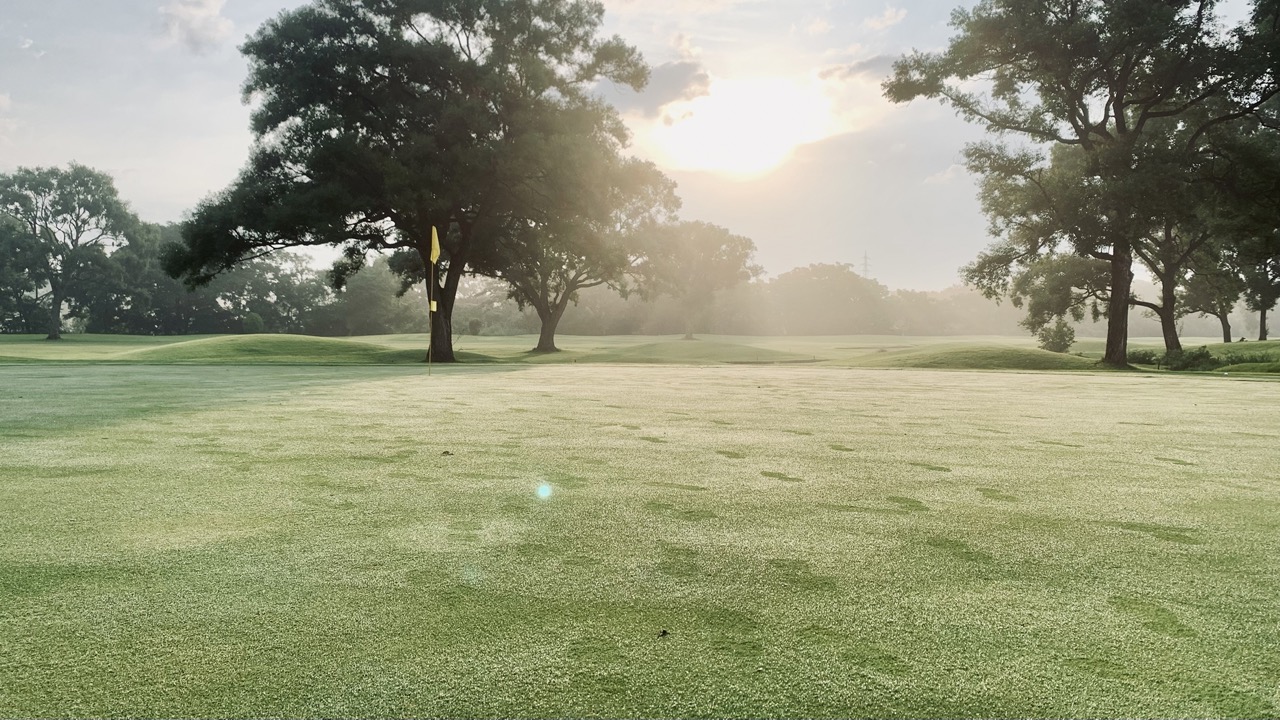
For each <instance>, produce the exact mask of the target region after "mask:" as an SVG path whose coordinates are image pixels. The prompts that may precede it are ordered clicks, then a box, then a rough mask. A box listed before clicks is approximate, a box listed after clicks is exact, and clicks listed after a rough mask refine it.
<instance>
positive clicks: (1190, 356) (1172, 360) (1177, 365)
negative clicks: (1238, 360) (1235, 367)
mask: <svg viewBox="0 0 1280 720" xmlns="http://www.w3.org/2000/svg"><path fill="white" fill-rule="evenodd" d="M1164 364H1165V365H1166V366H1168V368H1169V369H1170V370H1216V369H1218V368H1220V367H1222V365H1223V362H1222V361H1221V360H1219V359H1218V358H1216V357H1214V356H1213V353H1211V352H1209V348H1207V347H1204V346H1203V345H1202V346H1200V347H1198V348H1195V349H1194V350H1174V351H1173V352H1169V353H1165V355H1164Z"/></svg>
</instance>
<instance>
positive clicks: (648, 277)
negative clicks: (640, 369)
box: [636, 222, 763, 340]
mask: <svg viewBox="0 0 1280 720" xmlns="http://www.w3.org/2000/svg"><path fill="white" fill-rule="evenodd" d="M645 250H646V252H645V257H644V258H643V259H642V260H641V261H640V262H639V263H638V264H637V268H636V273H637V276H638V277H640V278H641V291H642V293H644V294H646V295H648V296H656V295H664V294H665V295H670V296H672V297H674V298H675V299H676V300H677V301H678V302H679V303H680V305H681V309H682V311H683V314H684V321H685V335H684V337H685V339H686V340H693V339H694V337H693V334H694V332H696V331H697V329H698V327H699V325H700V324H701V323H702V322H703V320H704V319H705V318H706V315H707V313H708V312H710V310H711V307H712V305H713V304H714V303H715V298H716V293H718V292H720V291H721V290H725V289H727V288H730V287H733V286H734V285H737V284H739V283H744V282H746V281H748V280H750V279H751V278H753V277H757V276H758V275H760V273H761V272H763V271H762V269H761V268H760V267H759V266H758V265H754V264H752V262H751V258H752V256H753V255H754V254H755V251H756V244H755V243H754V242H752V241H751V240H750V239H749V238H745V237H742V236H741V235H734V234H733V233H731V232H729V231H728V230H726V229H725V228H722V227H720V226H718V225H712V224H710V223H705V222H681V223H675V224H672V225H663V226H659V227H656V228H654V229H653V230H652V231H651V232H649V233H647V240H646V242H645Z"/></svg>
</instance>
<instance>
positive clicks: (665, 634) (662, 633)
mask: <svg viewBox="0 0 1280 720" xmlns="http://www.w3.org/2000/svg"><path fill="white" fill-rule="evenodd" d="M670 634H671V633H669V632H667V631H666V630H660V631H659V632H658V637H660V638H664V637H666V636H668V635H670Z"/></svg>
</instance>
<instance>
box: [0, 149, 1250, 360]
mask: <svg viewBox="0 0 1280 720" xmlns="http://www.w3.org/2000/svg"><path fill="white" fill-rule="evenodd" d="M0 188H3V189H2V190H0V192H3V193H5V195H4V197H5V198H7V199H6V200H5V203H6V204H5V205H4V208H5V209H4V212H2V213H0V332H7V333H46V334H47V335H48V336H50V337H56V336H58V335H59V334H60V333H61V332H62V331H63V330H64V329H65V328H68V327H69V328H74V329H75V330H77V331H81V332H93V333H122V334H137V335H188V334H221V333H253V332H276V333H300V334H308V335H328V336H351V335H378V334H392V333H422V332H426V331H427V330H428V324H427V314H426V308H427V299H426V293H425V288H424V286H423V285H422V284H421V283H414V284H409V285H406V283H405V282H404V277H403V275H400V274H397V273H395V272H394V271H393V270H392V267H391V262H390V260H389V258H388V257H386V256H378V255H375V256H373V257H372V258H371V259H370V260H369V261H367V262H366V261H365V259H364V258H361V259H360V260H359V262H360V263H361V265H360V267H358V268H353V267H351V266H350V263H351V260H350V259H345V260H343V261H342V262H340V263H339V268H338V269H336V270H330V271H325V270H321V269H317V268H316V267H314V266H313V264H312V262H310V261H309V258H307V257H306V256H303V255H299V254H294V253H290V252H286V251H281V252H274V253H268V254H265V255H263V256H262V257H258V258H255V259H253V260H248V261H245V262H242V263H239V264H237V265H235V266H234V267H232V268H230V269H228V270H226V271H224V272H222V273H220V274H218V275H217V276H216V277H214V278H211V279H210V281H209V282H208V283H205V284H202V285H198V286H196V287H194V288H191V287H188V286H187V284H184V283H183V282H182V281H180V280H177V279H174V278H173V277H171V276H170V275H169V274H168V273H167V272H166V271H165V269H164V267H163V259H164V257H165V253H166V248H171V247H174V246H178V245H180V244H181V242H182V230H183V229H182V227H181V226H179V225H173V224H169V225H155V224H150V223H146V222H142V221H141V220H139V219H138V218H136V217H135V216H134V215H133V214H132V213H131V212H130V211H129V210H128V208H127V206H126V205H125V204H124V203H123V202H122V201H120V200H119V198H118V197H117V194H116V191H115V186H114V183H113V182H112V181H111V178H110V177H108V176H106V175H104V174H102V173H97V172H95V171H93V170H91V169H89V168H85V167H82V166H76V165H73V166H71V167H70V168H69V169H66V170H62V169H56V168H55V169H39V170H21V171H19V172H18V173H15V174H13V175H10V176H0ZM36 190H39V192H38V193H37V192H36ZM91 197H96V199H90V198H91ZM23 207H26V208H41V210H40V213H42V215H40V217H30V216H24V215H22V213H21V212H19V208H23ZM109 207H110V208H111V210H110V212H111V219H110V221H109V222H110V224H108V220H107V219H105V218H102V217H100V216H101V215H103V214H104V213H106V208H109ZM55 208H63V210H60V211H58V212H54V209H55ZM23 217H25V218H26V221H25V224H24V221H23V220H22V218H23ZM90 227H93V228H99V230H94V231H92V232H89V231H88V230H86V228H90ZM31 228H35V230H34V231H33V230H32V229H31ZM644 242H645V243H646V247H647V248H648V250H647V252H646V253H645V254H644V255H643V262H642V263H638V264H637V265H635V266H634V267H633V268H632V271H631V273H630V281H629V284H627V285H625V286H623V290H624V291H623V292H621V293H620V292H617V289H618V288H617V287H611V286H609V285H607V284H603V283H584V284H582V286H580V287H577V288H575V289H574V290H573V291H572V292H569V293H566V294H565V297H564V307H562V308H559V310H558V312H559V313H560V315H559V316H558V319H557V322H556V324H555V325H554V326H552V327H558V329H559V330H560V331H562V332H565V333H569V334H576V335H625V334H677V333H684V334H686V335H693V334H694V333H715V334H736V335H759V334H766V335H852V334H883V335H1011V334H1017V333H1020V332H1022V329H1021V327H1020V321H1021V320H1022V319H1023V315H1022V310H1019V309H1018V308H1016V307H1014V306H1012V305H1011V304H1008V303H1005V304H1003V305H995V304H992V303H991V302H989V301H988V300H986V299H985V298H984V297H983V296H982V295H981V294H980V293H979V292H977V291H975V290H971V289H966V288H959V287H957V288H952V289H950V290H946V291H942V292H920V291H911V290H897V291H890V290H889V289H888V288H886V287H885V286H884V285H882V284H880V283H878V282H876V281H875V280H873V279H869V278H865V277H862V276H860V275H859V274H858V273H857V272H856V271H855V270H854V268H853V267H852V266H850V265H845V264H818V265H810V266H807V267H801V268H796V269H794V270H792V271H790V272H787V273H783V274H782V275H779V276H777V277H774V278H768V279H766V278H762V277H761V273H760V271H759V268H758V267H756V266H755V265H754V264H753V263H752V257H753V253H754V245H753V243H751V241H750V240H748V239H746V238H743V237H740V236H734V235H732V234H730V233H728V232H727V231H725V230H724V229H723V228H718V227H716V226H713V225H708V224H705V223H682V224H672V225H666V226H659V227H655V228H652V229H651V230H650V232H649V233H647V234H646V235H645V238H644ZM55 273H60V275H59V276H58V277H57V287H58V292H57V295H56V297H57V298H58V300H59V302H60V303H61V307H60V308H58V309H56V310H55V305H54V298H55V293H54V292H53V285H54V283H53V282H52V281H51V278H53V277H54V274H55ZM1193 287H1194V286H1193ZM1146 294H1150V293H1149V292H1148V293H1146ZM529 297H530V295H529V294H528V288H524V287H520V286H516V285H513V284H512V283H510V282H509V281H508V280H507V279H506V278H490V277H485V276H483V275H480V274H470V275H468V276H466V277H464V278H463V279H462V281H461V282H460V284H459V290H458V294H457V299H456V305H455V310H454V320H455V322H454V323H453V325H452V333H453V335H454V336H455V337H457V336H461V335H481V334H484V335H512V334H537V335H540V339H542V340H545V338H541V336H542V335H544V334H546V329H547V327H548V323H547V322H546V321H545V319H544V316H545V312H542V313H540V312H538V311H537V309H536V308H535V307H534V306H533V305H532V302H530V300H529ZM544 310H545V308H544ZM1231 311H1232V308H1230V307H1228V308H1226V309H1225V310H1224V312H1225V313H1231ZM1131 316H1132V317H1131V321H1130V322H1131V329H1132V330H1133V331H1134V333H1135V334H1138V335H1159V334H1160V324H1159V322H1158V320H1152V319H1150V318H1145V317H1143V316H1142V312H1141V308H1138V309H1135V310H1134V311H1133V312H1132V313H1131ZM1235 317H1239V318H1242V320H1241V321H1242V322H1244V323H1246V327H1247V328H1248V329H1249V330H1251V331H1256V330H1257V329H1258V327H1257V316H1256V315H1242V314H1241V313H1239V312H1238V309H1237V312H1236V315H1235ZM1181 322H1182V323H1183V325H1184V326H1185V329H1186V331H1187V332H1189V333H1190V334H1191V335H1197V336H1203V335H1207V334H1211V333H1212V332H1214V328H1213V327H1212V325H1211V324H1210V323H1209V322H1207V321H1200V322H1198V323H1197V322H1196V321H1195V319H1194V318H1183V319H1182V321H1181ZM1104 328H1105V326H1103V325H1091V324H1089V323H1087V322H1085V323H1081V324H1078V325H1077V326H1076V327H1075V328H1074V330H1075V331H1079V332H1080V333H1081V334H1084V335H1095V334H1098V333H1099V332H1100V330H1101V329H1104Z"/></svg>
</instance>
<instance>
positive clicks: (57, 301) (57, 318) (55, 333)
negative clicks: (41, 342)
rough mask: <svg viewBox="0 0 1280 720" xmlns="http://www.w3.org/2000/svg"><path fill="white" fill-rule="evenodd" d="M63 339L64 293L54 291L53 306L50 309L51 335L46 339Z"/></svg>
mask: <svg viewBox="0 0 1280 720" xmlns="http://www.w3.org/2000/svg"><path fill="white" fill-rule="evenodd" d="M61 339H62V293H61V292H60V291H58V290H56V289H55V290H54V291H53V307H52V309H51V310H50V311H49V336H48V337H46V338H45V340H61Z"/></svg>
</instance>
